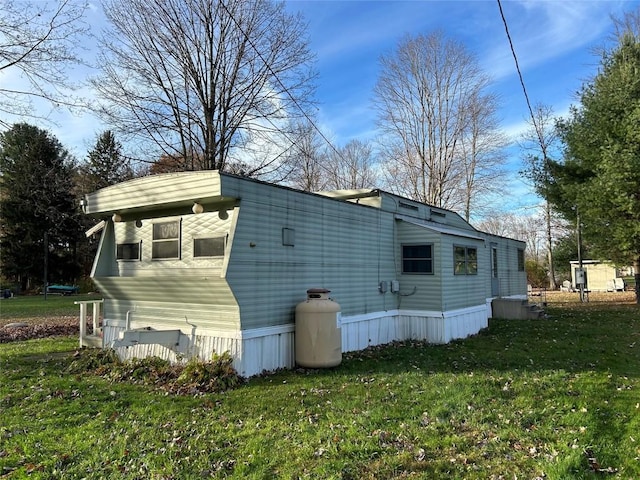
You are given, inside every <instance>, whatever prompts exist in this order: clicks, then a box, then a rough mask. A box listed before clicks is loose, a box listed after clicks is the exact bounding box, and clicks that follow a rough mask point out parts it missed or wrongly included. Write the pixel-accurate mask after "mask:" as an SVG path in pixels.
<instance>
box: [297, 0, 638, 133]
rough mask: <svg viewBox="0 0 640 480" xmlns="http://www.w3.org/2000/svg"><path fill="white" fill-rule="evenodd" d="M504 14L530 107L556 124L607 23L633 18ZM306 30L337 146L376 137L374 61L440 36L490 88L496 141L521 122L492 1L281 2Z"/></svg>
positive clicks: (615, 10) (580, 7) (509, 5)
mask: <svg viewBox="0 0 640 480" xmlns="http://www.w3.org/2000/svg"><path fill="white" fill-rule="evenodd" d="M502 5H503V11H504V14H505V17H506V19H507V22H508V25H509V31H510V34H511V38H512V40H513V43H514V47H515V50H516V53H517V55H518V60H519V63H520V67H521V69H522V73H523V76H524V80H525V84H526V87H527V91H528V93H529V97H530V99H531V102H532V103H538V102H540V103H545V104H549V105H552V106H553V107H554V110H555V111H556V112H557V113H558V114H562V113H564V112H566V111H567V109H568V106H569V104H570V103H572V102H575V93H576V92H577V91H578V89H579V88H580V85H581V84H582V82H583V81H584V80H586V79H587V78H589V76H591V75H592V74H593V73H594V72H595V70H596V67H597V63H598V59H597V57H595V56H594V55H593V54H592V50H593V48H594V47H597V46H600V45H603V44H604V42H605V40H606V37H607V35H608V33H609V32H610V31H611V26H612V22H611V20H610V14H614V15H621V14H622V13H623V12H624V11H627V10H631V9H635V8H638V6H639V2H635V1H634V2H630V1H627V2H622V1H575V2H571V1H561V0H554V1H542V0H535V1H509V0H504V1H503V2H502ZM288 8H289V9H290V10H291V11H300V12H301V13H302V14H303V15H304V16H305V17H306V18H307V20H308V22H309V35H310V39H311V49H312V50H313V51H315V52H316V54H317V56H318V65H317V67H318V70H319V74H320V79H319V82H318V84H319V88H318V98H319V100H320V102H321V104H320V111H319V113H320V121H321V125H322V128H323V129H325V130H326V131H327V133H328V134H329V135H330V136H331V138H332V139H334V140H335V142H336V143H337V144H339V145H341V144H343V143H345V142H347V141H348V140H350V139H352V138H360V139H362V138H368V137H371V136H373V135H374V134H375V117H374V115H373V112H372V110H371V97H372V90H373V86H374V84H375V82H376V79H377V75H378V71H379V58H380V56H381V55H383V54H389V53H391V52H392V51H393V49H394V48H395V47H396V45H397V43H398V41H400V40H401V39H402V38H403V36H405V35H417V34H420V33H429V32H432V31H434V30H442V31H443V32H444V33H445V34H446V35H447V36H448V37H450V38H453V39H456V40H458V41H460V42H462V43H463V44H464V45H465V46H466V47H467V48H468V49H469V50H470V51H472V52H473V53H474V54H475V55H476V56H477V59H478V61H479V63H480V65H481V67H482V68H483V70H484V71H485V72H486V73H488V74H489V75H490V76H491V78H492V79H493V81H494V83H493V85H492V88H493V89H494V90H495V91H496V92H497V93H498V94H499V96H500V99H501V104H502V108H501V110H500V119H501V122H502V125H503V127H504V129H505V131H507V132H509V133H513V134H515V133H517V132H518V131H520V130H521V129H522V127H523V124H524V122H525V118H526V116H527V114H528V110H527V106H526V102H525V98H524V95H523V93H522V88H521V86H520V81H519V79H518V77H517V73H516V69H515V65H514V61H513V57H512V54H511V50H510V47H509V43H508V40H507V37H506V34H505V29H504V25H503V23H502V19H501V17H500V12H499V8H498V3H497V2H496V1H495V0H492V1H485V0H475V1H474V0H465V1H462V0H461V1H431V0H427V1H404V2H392V1H290V2H289V3H288Z"/></svg>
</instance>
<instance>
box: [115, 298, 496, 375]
mask: <svg viewBox="0 0 640 480" xmlns="http://www.w3.org/2000/svg"><path fill="white" fill-rule="evenodd" d="M487 325H488V315H487V308H486V305H478V306H476V307H470V308H464V309H460V310H453V311H449V312H437V311H410V310H390V311H386V312H376V313H371V314H366V315H355V316H350V317H347V316H343V317H342V319H341V333H342V351H343V352H352V351H357V350H363V349H365V348H367V347H369V346H373V345H383V344H385V343H390V342H393V341H397V340H424V341H427V342H430V343H448V342H450V341H451V340H454V339H458V338H465V337H468V336H469V335H473V334H476V333H478V332H479V331H480V330H481V329H483V328H486V327H487ZM294 330H295V325H280V326H275V327H267V328H261V329H254V330H244V331H240V332H201V333H200V332H195V334H194V335H190V334H187V333H186V332H183V334H182V336H181V341H180V345H179V346H178V347H177V348H176V350H178V351H174V350H172V349H169V348H167V347H164V346H162V345H157V344H149V345H134V346H130V347H118V348H117V349H116V352H117V353H118V356H119V357H120V358H121V359H123V360H126V359H132V358H144V357H147V356H157V357H160V358H164V359H166V360H169V361H171V362H180V361H184V360H187V359H189V358H194V357H198V358H200V359H202V360H205V361H206V360H209V359H211V357H212V355H213V354H214V353H223V352H227V351H228V352H229V353H230V354H231V355H232V356H233V358H234V368H235V369H236V370H237V371H238V373H239V374H240V375H242V376H245V377H250V376H253V375H258V374H260V373H262V372H264V371H272V370H276V369H279V368H293V367H294V366H295V352H294V346H295V337H294V335H295V332H294ZM123 331H124V327H123V326H106V327H104V345H105V346H108V345H109V344H110V343H111V342H112V341H113V340H115V339H117V338H118V335H119V334H120V332H123Z"/></svg>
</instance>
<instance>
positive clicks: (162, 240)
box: [151, 218, 182, 261]
mask: <svg viewBox="0 0 640 480" xmlns="http://www.w3.org/2000/svg"><path fill="white" fill-rule="evenodd" d="M174 223H175V224H176V227H177V234H176V236H168V235H170V234H172V233H173V232H167V233H165V232H162V233H161V235H160V236H159V238H156V232H157V227H159V226H160V225H169V224H174ZM174 242H175V243H176V244H177V252H176V253H177V256H171V257H168V256H156V246H157V245H162V244H169V243H174ZM181 258H182V219H181V218H179V219H173V220H167V219H163V220H161V221H155V222H153V224H152V225H151V260H154V261H155V260H180V259H181Z"/></svg>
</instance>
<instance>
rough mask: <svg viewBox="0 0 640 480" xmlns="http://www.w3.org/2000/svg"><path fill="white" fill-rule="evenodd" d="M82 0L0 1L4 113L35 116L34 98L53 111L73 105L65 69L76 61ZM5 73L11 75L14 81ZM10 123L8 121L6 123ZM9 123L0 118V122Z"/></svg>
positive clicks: (82, 29) (83, 28) (85, 28)
mask: <svg viewBox="0 0 640 480" xmlns="http://www.w3.org/2000/svg"><path fill="white" fill-rule="evenodd" d="M86 9H87V3H86V2H83V1H80V2H78V1H74V0H60V1H59V2H33V3H31V2H21V1H18V2H15V1H13V0H8V1H4V2H3V3H2V14H1V15H0V73H2V74H3V76H5V80H4V81H3V85H2V86H0V112H1V113H2V114H3V115H6V116H9V117H16V119H17V118H20V117H27V118H32V119H33V118H39V119H42V118H44V116H40V115H38V114H37V113H35V112H36V111H37V110H36V109H35V108H34V105H33V102H34V101H38V100H44V101H45V102H47V103H48V104H49V105H50V107H51V108H52V109H54V108H56V107H58V106H61V105H63V106H69V107H73V106H78V105H79V104H78V102H77V101H76V99H74V98H73V97H72V96H70V93H69V92H70V89H71V88H72V87H73V84H72V82H70V81H69V75H68V72H69V68H70V67H71V66H74V65H77V64H80V63H81V60H80V58H79V56H78V55H77V49H78V46H79V44H80V42H81V40H82V38H83V36H84V35H85V34H86V33H87V32H88V29H89V27H88V25H86V24H85V23H84V21H83V16H84V13H85V10H86ZM9 76H14V77H13V81H12V79H11V78H8V77H9ZM9 123H10V122H9ZM9 123H8V122H7V121H5V120H2V119H0V126H4V127H8V126H9Z"/></svg>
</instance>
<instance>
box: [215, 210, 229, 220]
mask: <svg viewBox="0 0 640 480" xmlns="http://www.w3.org/2000/svg"><path fill="white" fill-rule="evenodd" d="M218 218H219V219H220V220H226V219H227V218H229V214H228V213H227V211H226V210H220V211H219V212H218Z"/></svg>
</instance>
